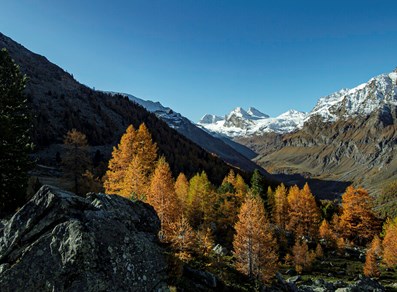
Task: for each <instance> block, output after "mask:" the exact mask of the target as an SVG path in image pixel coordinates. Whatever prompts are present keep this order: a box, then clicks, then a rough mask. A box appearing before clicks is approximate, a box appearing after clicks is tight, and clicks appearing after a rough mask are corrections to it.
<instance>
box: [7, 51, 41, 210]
mask: <svg viewBox="0 0 397 292" xmlns="http://www.w3.org/2000/svg"><path fill="white" fill-rule="evenodd" d="M25 83H26V77H25V76H24V75H22V74H21V72H20V70H19V67H18V65H16V64H15V63H14V61H13V60H12V59H11V57H10V56H9V54H8V52H7V50H6V49H2V50H0V186H1V192H0V218H1V217H4V216H5V215H7V214H9V213H12V212H13V211H14V210H15V209H16V208H17V207H18V206H20V205H22V204H23V203H24V201H25V197H26V188H27V182H28V170H30V169H31V167H32V162H31V161H30V159H29V156H28V154H29V152H30V151H31V150H32V148H33V145H32V143H31V140H30V134H29V131H30V115H29V107H28V103H27V99H26V97H25V95H24V93H23V90H24V88H25Z"/></svg>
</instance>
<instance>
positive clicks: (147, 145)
mask: <svg viewBox="0 0 397 292" xmlns="http://www.w3.org/2000/svg"><path fill="white" fill-rule="evenodd" d="M132 146H133V149H134V154H135V155H138V156H139V157H140V158H141V162H142V168H143V171H144V172H145V174H146V175H147V177H149V176H150V174H151V172H152V171H153V169H154V168H155V165H156V159H157V144H156V143H153V140H152V136H151V135H150V133H149V130H148V128H147V127H146V125H145V124H144V123H142V124H141V125H140V126H139V128H138V130H137V131H136V137H135V140H134V143H133V145H132Z"/></svg>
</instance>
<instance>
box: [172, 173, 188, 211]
mask: <svg viewBox="0 0 397 292" xmlns="http://www.w3.org/2000/svg"><path fill="white" fill-rule="evenodd" d="M174 188H175V194H176V196H177V198H178V200H179V204H180V206H181V208H182V213H183V214H185V215H186V214H187V206H188V193H189V181H188V180H187V178H186V175H185V174H184V173H183V172H181V173H180V174H179V175H178V177H177V179H176V181H175V186H174Z"/></svg>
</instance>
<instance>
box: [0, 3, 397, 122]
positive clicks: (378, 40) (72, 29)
mask: <svg viewBox="0 0 397 292" xmlns="http://www.w3.org/2000/svg"><path fill="white" fill-rule="evenodd" d="M0 31H1V32H2V33H4V34H6V35H8V36H9V37H11V38H13V39H14V40H16V41H17V42H19V43H21V44H23V45H24V46H25V47H27V48H28V49H30V50H32V51H34V52H36V53H39V54H41V55H44V56H46V57H47V58H48V59H49V60H50V61H52V62H53V63H55V64H57V65H59V66H61V67H62V68H63V69H65V70H66V71H68V72H70V73H72V74H73V75H74V77H75V78H76V79H77V80H79V81H80V82H81V83H84V84H86V85H88V86H90V87H95V88H96V89H101V90H111V91H120V92H126V93H130V94H133V95H135V96H137V97H140V98H143V99H150V100H154V101H160V102H161V103H162V104H163V105H166V106H169V107H171V108H173V109H174V110H176V111H178V112H180V113H182V114H183V115H185V116H187V117H188V118H190V119H191V120H193V121H197V120H198V119H199V118H200V117H201V116H202V115H203V114H205V113H214V114H219V115H223V114H226V113H228V112H229V111H230V110H232V109H233V108H235V107H237V106H242V107H244V108H247V107H249V106H254V107H256V108H258V109H260V110H262V111H263V112H265V113H267V114H269V115H271V116H276V115H278V114H281V113H282V112H285V111H287V110H288V109H291V108H293V109H297V110H301V111H309V110H311V108H312V107H313V106H314V105H315V103H316V101H317V99H318V98H319V97H321V96H324V95H327V94H330V93H332V92H334V91H337V90H339V89H341V88H350V87H354V86H356V85H359V84H360V83H363V82H366V81H367V80H368V79H370V78H371V77H373V76H375V75H378V74H381V73H385V72H389V71H392V70H393V69H395V68H396V67H397V1H395V0H394V1H389V0H387V1H373V0H372V1H366V0H361V1H349V0H344V1H339V0H334V1H318V0H316V1H307V0H301V1H296V0H293V1H292V0H291V1H285V0H284V1H282V0H281V1H265V0H263V1H247V0H246V1H244V0H240V1H237V0H223V1H221V0H194V1H193V0H179V1H175V0H167V1H165V0H142V1H133V0H132V1H127V0H125V1H121V0H112V1H92V0H84V1H81V0H80V1H76V0H68V1H64V0H57V1H53V0H52V1H50V0H18V1H15V0H2V4H1V10H0Z"/></svg>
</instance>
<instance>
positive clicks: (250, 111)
mask: <svg viewBox="0 0 397 292" xmlns="http://www.w3.org/2000/svg"><path fill="white" fill-rule="evenodd" d="M247 113H248V114H249V115H250V116H251V117H255V118H269V116H268V115H267V114H264V113H262V112H261V111H259V110H257V109H256V108H254V107H250V108H249V109H248V110H247Z"/></svg>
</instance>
